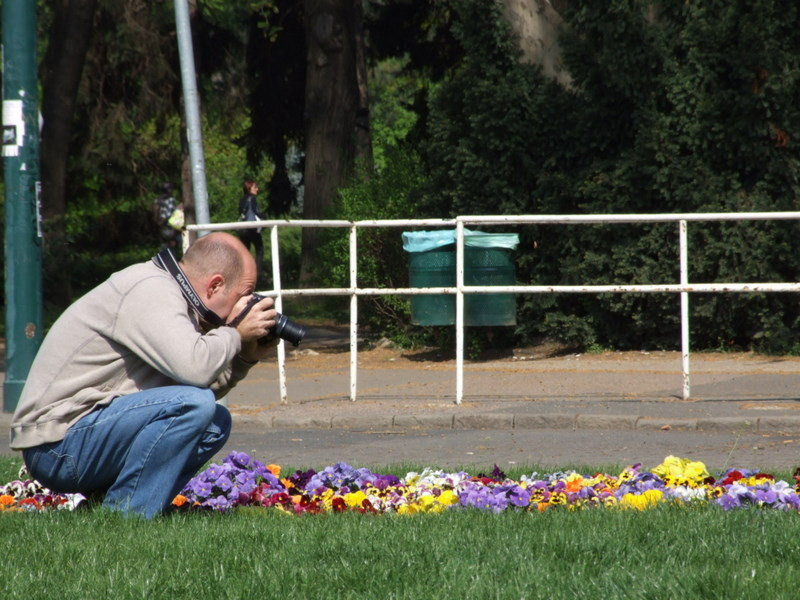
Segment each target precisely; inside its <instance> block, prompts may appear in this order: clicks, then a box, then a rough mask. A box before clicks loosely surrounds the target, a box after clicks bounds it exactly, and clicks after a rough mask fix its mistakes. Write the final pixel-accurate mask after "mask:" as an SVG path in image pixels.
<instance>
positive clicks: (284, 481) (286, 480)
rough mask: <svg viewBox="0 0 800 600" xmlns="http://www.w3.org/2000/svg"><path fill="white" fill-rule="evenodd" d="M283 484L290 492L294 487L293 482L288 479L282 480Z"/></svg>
mask: <svg viewBox="0 0 800 600" xmlns="http://www.w3.org/2000/svg"><path fill="white" fill-rule="evenodd" d="M281 483H282V484H283V487H285V488H286V489H287V490H289V489H291V488H293V487H294V483H292V480H291V479H287V478H286V477H284V478H283V479H281Z"/></svg>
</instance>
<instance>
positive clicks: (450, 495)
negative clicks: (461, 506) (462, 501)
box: [439, 490, 458, 506]
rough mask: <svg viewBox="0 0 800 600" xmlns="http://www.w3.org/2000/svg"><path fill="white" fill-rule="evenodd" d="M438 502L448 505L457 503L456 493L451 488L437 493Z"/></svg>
mask: <svg viewBox="0 0 800 600" xmlns="http://www.w3.org/2000/svg"><path fill="white" fill-rule="evenodd" d="M439 504H442V505H444V506H450V505H451V504H458V494H456V493H455V492H454V491H453V490H444V491H443V492H442V493H441V494H440V495H439Z"/></svg>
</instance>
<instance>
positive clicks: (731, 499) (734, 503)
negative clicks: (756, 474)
mask: <svg viewBox="0 0 800 600" xmlns="http://www.w3.org/2000/svg"><path fill="white" fill-rule="evenodd" d="M715 502H716V503H717V504H719V505H720V506H721V507H722V508H723V509H725V510H731V509H733V508H739V507H741V505H742V503H741V502H740V501H739V498H738V497H736V496H731V495H729V494H723V495H722V496H720V497H719V498H717V499H716V500H715Z"/></svg>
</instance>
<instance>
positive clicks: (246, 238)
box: [239, 179, 264, 275]
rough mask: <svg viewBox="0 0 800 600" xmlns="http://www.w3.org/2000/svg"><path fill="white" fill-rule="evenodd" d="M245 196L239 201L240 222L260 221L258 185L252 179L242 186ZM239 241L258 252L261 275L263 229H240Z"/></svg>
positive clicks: (258, 267)
mask: <svg viewBox="0 0 800 600" xmlns="http://www.w3.org/2000/svg"><path fill="white" fill-rule="evenodd" d="M242 188H243V191H244V194H243V195H242V199H241V200H239V220H240V221H258V220H260V219H261V218H262V217H261V213H260V212H259V210H258V184H257V183H256V182H255V181H252V180H250V179H247V180H245V182H244V183H243V184H242ZM239 239H241V240H242V243H243V244H244V245H245V247H246V248H247V249H248V250H250V246H253V248H254V249H255V252H256V268H257V269H258V274H259V275H260V274H261V268H262V263H263V262H264V240H262V239H261V228H260V227H259V228H252V229H240V230H239Z"/></svg>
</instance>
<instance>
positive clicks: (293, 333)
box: [228, 294, 306, 346]
mask: <svg viewBox="0 0 800 600" xmlns="http://www.w3.org/2000/svg"><path fill="white" fill-rule="evenodd" d="M264 298H266V296H262V295H261V294H253V296H252V297H251V298H250V300H249V301H248V302H247V306H245V307H244V308H243V309H242V312H240V313H239V314H238V315H236V318H235V319H234V320H233V321H231V322H230V323H228V325H231V326H233V327H235V326H236V325H238V324H239V322H240V321H241V320H242V319H243V318H244V317H245V315H246V314H247V313H249V312H250V309H251V308H253V306H255V305H256V304H258V303H259V302H261V301H262V300H263V299H264ZM273 334H274V335H277V336H278V337H279V338H281V339H282V340H286V341H287V342H291V343H292V344H293V345H295V346H297V345H298V344H300V342H301V341H302V340H303V338H304V337H305V336H306V328H305V326H304V325H300V324H299V323H295V322H294V321H292V320H291V319H289V317H287V316H286V315H283V314H281V313H278V314H277V315H275V327H273V328H272V332H270V333H269V334H268V335H267V336H265V337H263V338H261V340H259V341H267V340H269V339H272V336H273Z"/></svg>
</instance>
